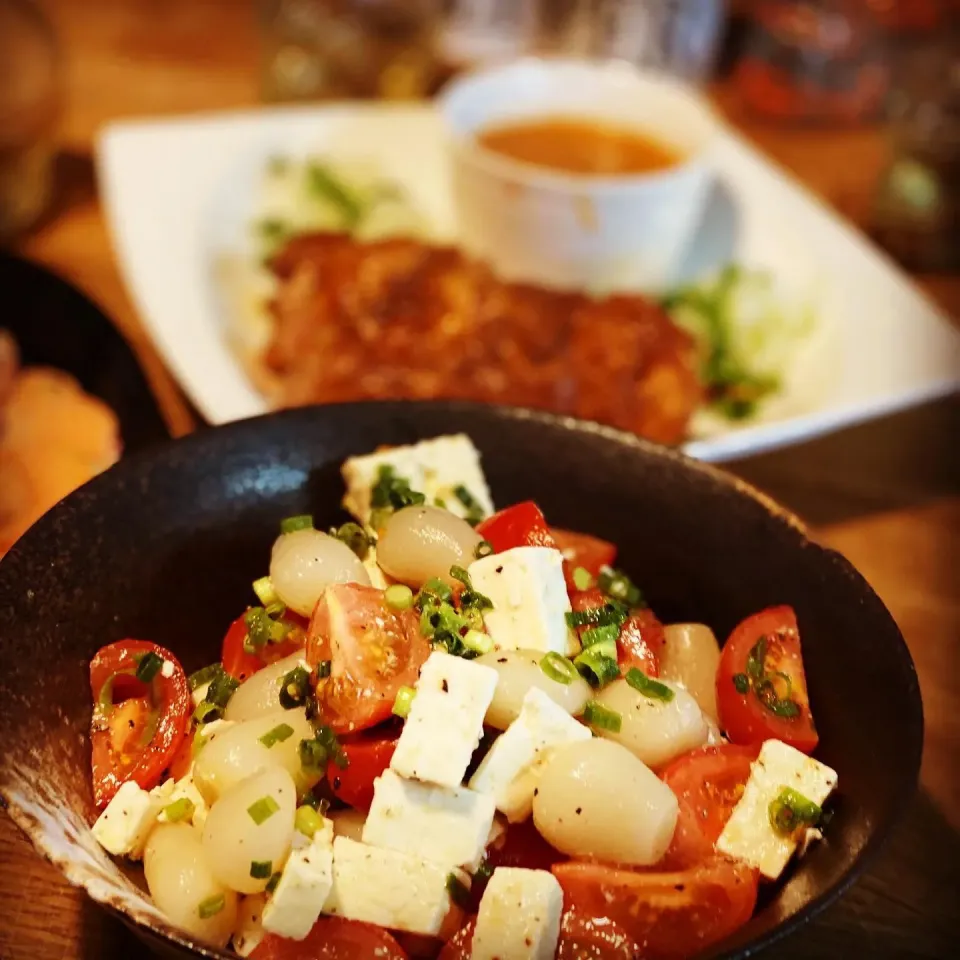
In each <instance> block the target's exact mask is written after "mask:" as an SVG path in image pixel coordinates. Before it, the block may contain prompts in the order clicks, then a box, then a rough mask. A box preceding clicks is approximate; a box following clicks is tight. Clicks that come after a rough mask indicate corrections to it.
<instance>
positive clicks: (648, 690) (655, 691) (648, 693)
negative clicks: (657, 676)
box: [626, 667, 674, 703]
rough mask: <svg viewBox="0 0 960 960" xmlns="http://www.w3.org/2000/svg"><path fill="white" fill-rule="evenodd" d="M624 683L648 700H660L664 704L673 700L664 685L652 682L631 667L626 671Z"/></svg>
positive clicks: (671, 692) (671, 693) (670, 691)
mask: <svg viewBox="0 0 960 960" xmlns="http://www.w3.org/2000/svg"><path fill="white" fill-rule="evenodd" d="M626 681H627V683H629V684H630V686H631V687H633V689H634V690H636V691H637V693H642V694H643V695H644V696H645V697H648V698H649V699H650V700H662V701H663V702H664V703H669V702H670V701H671V700H672V699H673V698H674V692H673V691H672V690H671V689H670V688H669V687H668V686H667V685H666V684H665V683H661V682H660V681H659V680H652V679H651V678H650V677H648V676H647V675H646V674H645V673H644V672H643V671H642V670H638V669H637V668H636V667H631V668H630V669H629V670H628V671H627V676H626Z"/></svg>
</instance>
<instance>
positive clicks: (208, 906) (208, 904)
mask: <svg viewBox="0 0 960 960" xmlns="http://www.w3.org/2000/svg"><path fill="white" fill-rule="evenodd" d="M226 903H227V900H226V897H224V895H223V894H222V893H218V894H215V895H214V896H212V897H207V899H206V900H201V901H200V904H199V906H198V907H197V914H198V916H199V917H200V919H201V920H209V919H210V918H211V917H215V916H216V915H217V914H218V913H219V912H220V911H221V910H222V909H223V908H224V907H225V906H226Z"/></svg>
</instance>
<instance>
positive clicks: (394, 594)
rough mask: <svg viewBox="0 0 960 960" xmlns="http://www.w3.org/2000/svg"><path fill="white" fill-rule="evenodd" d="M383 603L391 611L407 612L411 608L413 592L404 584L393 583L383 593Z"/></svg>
mask: <svg viewBox="0 0 960 960" xmlns="http://www.w3.org/2000/svg"><path fill="white" fill-rule="evenodd" d="M383 602H384V603H385V604H386V605H387V606H388V607H390V608H391V609H392V610H409V609H410V608H411V607H412V606H413V591H412V590H411V589H410V588H409V587H408V586H407V585H406V584H404V583H393V584H391V585H390V586H389V587H387V589H386V590H384V591H383Z"/></svg>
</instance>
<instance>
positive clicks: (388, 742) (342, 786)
mask: <svg viewBox="0 0 960 960" xmlns="http://www.w3.org/2000/svg"><path fill="white" fill-rule="evenodd" d="M398 737H399V734H398V733H396V732H394V733H390V734H384V735H383V736H376V733H375V732H369V733H362V734H359V735H358V736H357V737H356V738H355V739H353V740H344V741H343V742H342V746H343V750H344V752H345V753H346V755H347V759H348V760H349V763H348V764H347V766H346V767H344V768H343V769H341V768H340V767H338V766H336V765H335V764H331V765H330V766H329V767H328V768H327V780H328V781H329V782H330V788H331V789H332V790H333V793H334V795H335V796H337V797H339V798H340V799H341V800H342V801H343V802H344V803H347V804H349V805H350V806H351V807H354V808H355V809H357V810H369V809H370V804H371V803H373V781H374V780H376V779H377V777H379V776H380V774H382V773H383V771H384V770H386V769H387V767H389V766H390V761H391V760H392V759H393V751H394V750H396V749H397V738H398Z"/></svg>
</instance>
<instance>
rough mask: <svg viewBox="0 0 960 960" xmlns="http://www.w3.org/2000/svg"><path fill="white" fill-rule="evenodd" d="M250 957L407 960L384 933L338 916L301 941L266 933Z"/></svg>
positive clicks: (320, 922)
mask: <svg viewBox="0 0 960 960" xmlns="http://www.w3.org/2000/svg"><path fill="white" fill-rule="evenodd" d="M250 956H251V958H252V960H357V958H358V957H377V960H407V954H406V953H405V952H404V951H403V949H402V948H401V947H400V944H399V943H397V941H396V940H395V939H394V938H393V937H392V936H391V935H390V934H389V933H387V931H386V930H384V929H382V928H381V927H375V926H373V924H369V923H359V922H357V921H356V920H343V919H341V918H340V917H321V918H320V919H319V920H318V921H317V922H316V923H315V924H314V925H313V929H312V930H311V931H310V933H308V934H307V936H306V939H304V940H288V939H287V938H286V937H278V936H276V935H275V934H272V933H268V934H267V935H266V936H265V937H264V938H263V940H261V941H260V943H259V944H258V945H257V948H256V949H255V950H254V951H253V953H251V954H250Z"/></svg>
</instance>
